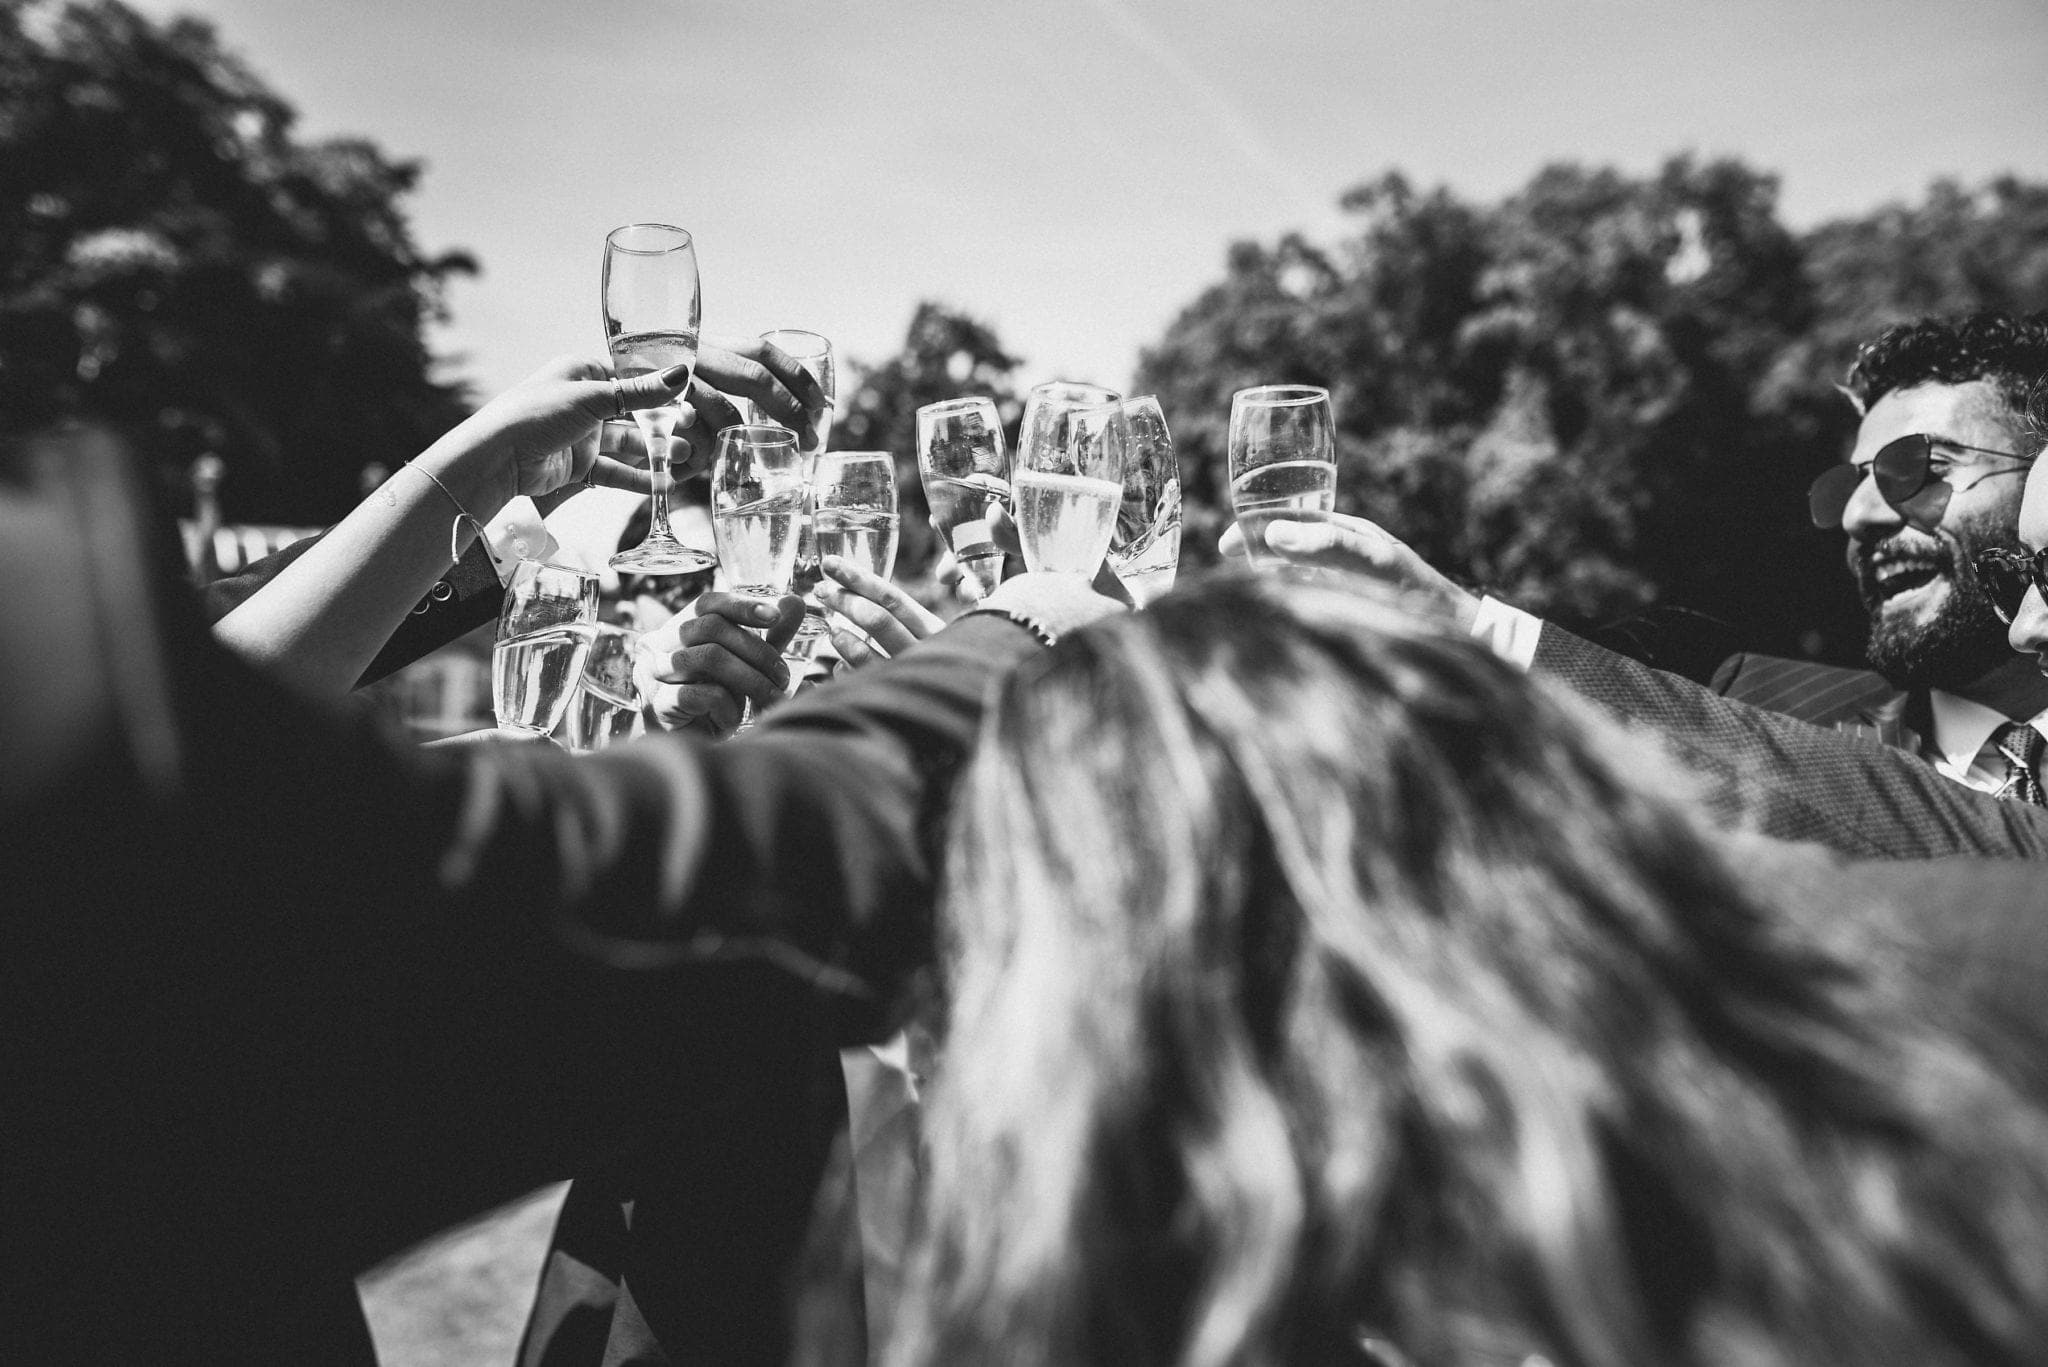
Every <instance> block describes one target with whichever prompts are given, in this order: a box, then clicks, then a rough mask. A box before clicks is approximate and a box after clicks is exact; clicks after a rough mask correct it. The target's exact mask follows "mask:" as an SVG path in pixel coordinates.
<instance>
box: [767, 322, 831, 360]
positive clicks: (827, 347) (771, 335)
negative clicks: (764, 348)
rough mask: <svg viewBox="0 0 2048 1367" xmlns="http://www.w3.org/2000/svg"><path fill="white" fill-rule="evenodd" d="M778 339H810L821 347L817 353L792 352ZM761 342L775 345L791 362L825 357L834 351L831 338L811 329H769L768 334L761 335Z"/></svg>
mask: <svg viewBox="0 0 2048 1367" xmlns="http://www.w3.org/2000/svg"><path fill="white" fill-rule="evenodd" d="M777 337H809V338H811V339H812V340H813V341H815V342H818V343H820V344H821V345H820V346H819V347H818V349H817V350H816V351H791V350H790V349H789V348H788V347H786V346H784V345H783V344H782V343H780V342H778V341H776V340H775V339H776V338H777ZM759 340H761V341H763V342H767V343H769V344H771V345H773V346H774V347H775V349H776V350H778V351H780V352H782V353H783V354H785V355H787V356H788V357H789V358H790V359H791V360H802V359H804V358H805V357H809V356H824V355H828V354H829V353H830V352H831V350H832V339H831V338H830V337H827V336H826V335H825V334H824V333H822V332H812V331H811V330H810V329H809V328H769V329H768V330H767V331H766V332H764V333H762V334H760V339H759Z"/></svg>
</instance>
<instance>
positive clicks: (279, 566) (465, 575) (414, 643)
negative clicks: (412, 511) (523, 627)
mask: <svg viewBox="0 0 2048 1367" xmlns="http://www.w3.org/2000/svg"><path fill="white" fill-rule="evenodd" d="M319 539H320V538H319V537H318V536H309V537H307V538H306V539H305V540H303V541H294V542H293V543H292V544H291V545H289V546H286V547H285V548H284V549H282V550H279V551H276V552H274V553H273V554H270V555H266V556H264V557H263V558H262V559H261V560H257V561H254V562H252V563H251V564H250V565H249V567H248V568H247V569H245V570H243V571H242V572H241V573H240V574H231V575H228V576H226V577H225V578H221V579H216V580H215V581H214V582H212V583H211V584H207V585H205V586H204V587H203V588H201V589H200V591H199V598H200V604H201V606H202V608H203V610H204V611H205V613H206V620H207V621H209V622H218V621H219V620H220V619H221V618H223V617H225V616H227V615H228V614H229V613H230V612H233V611H234V610H235V609H236V608H238V607H240V606H241V605H242V603H243V602H244V601H245V600H246V599H247V598H248V597H249V596H250V595H251V594H253V593H255V592H256V590H258V589H260V588H262V587H263V586H264V585H265V584H268V583H269V582H270V581H271V580H272V579H274V578H276V577H277V575H278V573H279V572H280V571H281V570H283V569H284V567H285V566H286V565H289V564H291V563H292V561H294V560H296V559H298V558H299V557H300V556H301V555H304V554H305V553H306V550H307V548H308V547H310V546H312V545H313V543H314V542H316V541H318V540H319ZM504 596H505V595H504V586H503V585H502V584H501V583H500V582H499V580H498V571H497V569H496V568H495V567H494V566H493V565H492V564H491V557H490V553H489V551H488V550H487V549H486V548H485V546H484V543H483V539H482V538H481V537H479V538H478V539H477V540H475V541H473V542H471V543H470V547H469V549H468V550H466V551H464V552H463V553H462V559H461V560H459V561H457V562H456V563H455V565H453V566H452V567H450V569H449V571H448V573H446V574H444V575H442V576H441V578H440V579H439V580H437V581H436V582H435V584H434V586H433V587H432V588H431V589H429V590H427V592H426V594H425V595H424V596H423V597H421V599H420V601H419V602H418V603H417V604H416V605H414V607H413V609H412V611H411V612H410V613H408V614H406V617H405V620H404V621H402V622H400V623H399V624H398V626H397V628H396V629H395V630H394V631H393V632H392V633H391V639H390V640H388V641H386V642H385V643H384V648H383V649H382V650H379V651H378V652H377V656H376V658H375V659H373V660H371V661H370V664H369V666H368V668H366V669H364V670H363V676H362V677H361V678H360V679H357V680H356V687H358V688H361V687H362V686H363V685H365V684H373V683H375V682H377V681H378V680H379V679H381V678H384V677H385V676H386V675H388V674H393V673H396V672H397V671H398V670H400V669H403V668H404V667H405V666H407V665H409V664H411V663H412V662H413V661H415V660H417V659H420V658H422V657H423V656H427V655H431V654H432V653H433V652H435V651H436V650H439V649H440V648H441V647H442V646H445V645H447V644H448V643H449V642H450V641H453V640H455V639H456V638H457V637H459V636H463V635H466V634H468V633H469V632H471V631H474V630H475V629H476V628H478V627H480V626H482V625H484V624H485V623H486V622H489V621H491V620H492V619H494V618H495V617H496V616H497V615H498V608H499V606H500V604H502V603H503V602H504Z"/></svg>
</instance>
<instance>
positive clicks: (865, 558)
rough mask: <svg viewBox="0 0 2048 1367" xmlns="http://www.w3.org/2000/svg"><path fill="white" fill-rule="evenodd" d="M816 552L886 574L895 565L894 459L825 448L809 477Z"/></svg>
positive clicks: (879, 453)
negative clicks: (815, 472) (815, 534)
mask: <svg viewBox="0 0 2048 1367" xmlns="http://www.w3.org/2000/svg"><path fill="white" fill-rule="evenodd" d="M811 506H812V512H811V521H812V524H813V525H814V526H815V527H816V528H817V533H818V554H819V555H820V556H821V557H822V556H827V555H836V556H839V557H841V558H842V559H845V560H850V561H852V562H853V563H854V564H856V565H858V566H860V567H861V568H862V569H864V570H867V571H868V572H869V573H871V574H874V575H876V576H877V577H879V578H882V579H887V578H888V577H889V572H890V571H891V570H893V569H895V568H896V532H897V527H898V521H897V515H896V458H895V457H893V456H891V455H890V454H889V453H888V452H887V451H828V452H826V453H825V454H824V455H821V456H819V457H818V467H817V474H816V475H815V476H814V477H813V478H812V480H811Z"/></svg>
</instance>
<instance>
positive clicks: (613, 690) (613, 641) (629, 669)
mask: <svg viewBox="0 0 2048 1367" xmlns="http://www.w3.org/2000/svg"><path fill="white" fill-rule="evenodd" d="M639 647H640V633H639V632H637V631H633V630H630V629H629V628H626V627H621V626H613V625H611V624H609V623H606V624H603V625H600V626H598V627H597V628H595V630H594V631H593V633H592V635H591V639H590V654H589V655H588V656H587V657H586V658H585V659H584V661H583V681H582V682H581V683H580V684H579V685H578V686H577V689H576V698H575V700H574V701H573V702H572V703H571V704H570V705H569V748H570V749H572V750H583V751H590V750H601V749H603V748H604V747H605V746H607V745H610V744H611V743H612V742H613V741H615V740H623V739H625V738H626V737H627V736H630V735H632V734H633V723H634V722H635V721H636V720H637V719H638V718H639V716H640V693H639V690H638V689H637V688H636V687H635V686H634V684H633V656H634V652H635V651H637V650H638V649H639Z"/></svg>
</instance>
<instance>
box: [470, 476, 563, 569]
mask: <svg viewBox="0 0 2048 1367" xmlns="http://www.w3.org/2000/svg"><path fill="white" fill-rule="evenodd" d="M559 549H560V543H558V542H557V541H556V540H555V538H554V535H553V533H551V532H549V531H548V527H547V524H546V523H545V522H542V521H541V520H540V509H538V508H536V507H534V506H533V500H532V499H530V498H524V497H521V498H515V499H513V500H512V501H511V502H510V503H507V504H506V505H505V506H504V507H503V508H501V509H500V510H499V511H498V515H497V516H496V517H494V518H492V519H491V520H490V521H489V522H487V523H485V524H484V550H485V551H487V552H489V554H490V557H491V565H492V567H493V568H494V569H496V570H497V571H498V582H499V583H501V584H502V583H505V582H507V581H509V580H510V579H511V578H512V569H513V567H514V566H516V565H517V564H518V563H519V562H520V561H522V560H548V559H552V558H553V556H554V554H555V552H556V551H557V550H559Z"/></svg>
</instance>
